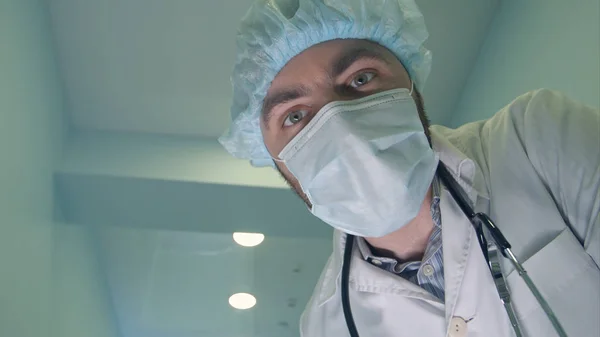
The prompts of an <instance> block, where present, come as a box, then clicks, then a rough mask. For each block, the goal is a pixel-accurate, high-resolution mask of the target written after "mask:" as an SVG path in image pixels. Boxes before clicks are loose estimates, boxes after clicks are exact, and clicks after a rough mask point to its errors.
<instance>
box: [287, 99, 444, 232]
mask: <svg viewBox="0 0 600 337" xmlns="http://www.w3.org/2000/svg"><path fill="white" fill-rule="evenodd" d="M411 93H412V90H411V91H409V90H407V89H394V90H389V91H385V92H381V93H377V94H374V95H371V96H367V97H364V98H361V99H358V100H353V101H339V102H331V103H329V104H327V105H325V106H324V107H323V108H322V109H321V110H320V111H319V112H318V113H317V114H316V115H315V117H314V118H313V119H312V120H311V121H310V122H309V123H308V124H307V125H306V126H305V127H304V128H303V129H302V130H301V131H300V133H299V134H298V135H296V136H295V137H294V138H293V139H292V140H291V141H290V143H288V144H287V145H286V146H285V148H284V149H283V150H282V151H281V153H279V161H282V162H283V163H285V165H286V167H287V168H288V170H289V171H290V172H291V173H292V174H293V175H294V177H296V179H297V180H298V182H299V183H300V186H301V188H302V191H303V192H304V193H305V194H306V196H307V197H308V200H309V201H310V202H311V204H312V208H311V212H312V213H313V214H314V215H315V216H317V217H318V218H320V219H321V220H323V221H324V222H326V223H328V224H329V225H331V226H333V227H335V228H337V229H339V230H341V231H343V232H345V233H348V234H353V235H357V236H363V237H380V236H384V235H386V234H389V233H391V232H393V231H395V230H397V229H400V228H401V227H403V226H404V225H406V224H407V223H408V222H410V221H411V220H412V219H414V218H415V217H416V215H417V213H418V212H419V209H420V207H421V204H422V202H423V200H424V199H425V196H426V194H427V191H428V189H429V186H430V185H431V181H432V179H433V177H434V175H435V171H436V168H437V163H438V157H437V155H436V154H435V153H434V152H433V150H432V149H431V147H430V145H429V142H428V140H427V137H426V135H425V133H424V130H423V125H422V124H421V121H420V119H419V114H418V112H417V107H416V105H415V102H414V100H413V98H412V96H411Z"/></svg>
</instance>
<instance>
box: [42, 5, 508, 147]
mask: <svg viewBox="0 0 600 337" xmlns="http://www.w3.org/2000/svg"><path fill="white" fill-rule="evenodd" d="M498 1H499V0H485V1H482V0H455V1H444V0H422V1H418V3H419V5H420V7H421V9H422V11H423V13H424V15H425V18H426V22H427V25H428V28H429V31H430V36H431V38H430V39H429V41H428V43H427V46H428V47H429V48H430V49H431V50H432V51H433V53H434V65H433V71H432V74H431V76H430V78H429V81H428V84H427V87H426V90H425V92H424V95H425V100H426V106H427V108H428V111H429V114H430V117H431V118H432V120H433V121H434V122H437V123H441V124H444V123H446V122H447V121H448V120H449V119H450V116H449V114H450V111H452V110H453V108H454V106H455V105H456V104H457V100H458V98H459V95H460V92H461V90H462V88H463V85H464V82H465V80H466V78H467V76H468V74H469V71H470V69H471V66H472V64H473V63H474V60H475V58H476V56H477V53H478V51H479V48H480V45H481V43H482V41H483V38H484V37H485V33H486V31H487V27H488V25H489V23H490V21H491V19H492V17H493V14H494V12H495V8H496V5H497V2H498ZM251 2H252V1H251V0H235V1H232V0H227V1H225V0H224V1H207V0H205V1H201V0H173V1H164V0H103V1H81V0H52V1H49V3H50V10H51V14H52V19H53V20H52V22H53V23H52V24H53V32H54V38H55V43H56V46H57V47H56V51H57V54H58V59H59V65H60V68H61V72H62V77H63V83H64V87H65V96H66V106H67V110H68V114H69V116H70V119H71V124H72V126H74V127H75V128H79V129H94V130H111V131H126V132H129V131H131V132H143V133H159V134H170V135H185V136H204V137H217V136H219V135H220V134H221V133H222V132H223V130H225V128H226V127H227V124H228V122H229V102H230V99H231V89H230V84H229V74H230V71H231V68H232V64H233V60H234V54H235V48H234V37H235V32H236V28H237V25H238V22H239V20H240V18H241V17H242V16H243V14H244V13H245V11H246V10H247V8H248V7H249V5H250V4H251Z"/></svg>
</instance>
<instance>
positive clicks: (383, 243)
mask: <svg viewBox="0 0 600 337" xmlns="http://www.w3.org/2000/svg"><path fill="white" fill-rule="evenodd" d="M432 193H433V192H432V187H431V186H430V187H429V190H428V191H427V196H426V197H425V200H424V201H423V203H422V204H421V209H420V210H419V213H418V214H417V216H416V217H415V218H414V219H413V220H412V221H411V222H409V223H408V224H406V226H404V227H402V228H400V229H398V230H397V231H395V232H392V233H390V234H388V235H385V236H382V237H379V238H365V240H366V241H367V242H368V243H369V244H370V245H371V246H372V247H373V253H374V254H376V255H378V256H383V257H391V258H395V259H398V260H400V261H420V260H421V259H422V258H423V255H424V254H425V249H426V248H427V243H428V241H429V237H430V236H431V232H432V231H433V219H432V218H431V199H432Z"/></svg>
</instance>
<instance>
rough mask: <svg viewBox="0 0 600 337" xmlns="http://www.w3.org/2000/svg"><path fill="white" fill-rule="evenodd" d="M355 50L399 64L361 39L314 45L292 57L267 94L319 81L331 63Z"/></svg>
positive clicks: (375, 44) (382, 50)
mask: <svg viewBox="0 0 600 337" xmlns="http://www.w3.org/2000/svg"><path fill="white" fill-rule="evenodd" d="M356 48H368V49H372V50H375V51H377V52H378V53H379V54H380V55H382V56H383V57H384V58H385V59H386V60H387V61H388V62H398V64H400V62H399V61H398V59H397V58H396V57H395V56H394V54H392V53H391V52H390V51H389V50H388V49H387V48H385V47H383V46H381V45H379V44H378V43H375V42H372V41H368V40H361V39H338V40H331V41H326V42H322V43H319V44H316V45H314V46H311V47H310V48H308V49H306V50H304V51H303V52H302V53H300V54H298V55H296V56H294V57H293V58H292V59H291V60H290V61H289V62H288V63H287V64H286V65H285V66H284V67H283V68H282V69H281V70H280V71H279V73H278V74H277V76H275V78H274V79H273V81H272V82H271V86H270V88H269V92H270V91H272V90H273V88H278V87H283V86H289V85H295V84H298V83H308V82H314V81H319V80H320V79H319V77H326V76H327V75H328V70H329V67H330V66H331V64H332V62H333V61H334V60H336V59H339V58H340V57H342V56H343V55H344V54H345V53H347V52H348V51H350V50H352V49H356Z"/></svg>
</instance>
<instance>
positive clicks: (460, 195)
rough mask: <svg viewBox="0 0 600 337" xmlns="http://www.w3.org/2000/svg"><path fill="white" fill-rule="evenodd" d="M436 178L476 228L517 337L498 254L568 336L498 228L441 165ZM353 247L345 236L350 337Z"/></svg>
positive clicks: (355, 336)
mask: <svg viewBox="0 0 600 337" xmlns="http://www.w3.org/2000/svg"><path fill="white" fill-rule="evenodd" d="M437 175H438V177H439V178H440V179H441V180H442V183H444V185H446V187H447V189H448V191H449V192H450V194H451V195H452V198H454V200H455V201H456V203H457V204H458V206H459V207H460V209H461V210H462V212H463V213H464V214H465V216H466V217H467V218H469V220H470V221H471V224H472V225H473V227H474V228H475V233H476V235H477V239H478V241H479V245H480V246H481V250H482V252H483V256H484V258H485V260H486V262H487V263H488V267H489V268H490V272H491V273H492V277H493V279H494V283H495V285H496V288H497V289H498V294H499V295H500V299H501V301H502V303H503V304H504V308H505V309H506V312H507V314H508V317H509V320H510V322H511V325H512V327H513V329H514V331H515V333H516V336H517V337H522V336H523V334H522V332H521V327H520V325H519V321H518V320H517V316H516V314H515V311H514V309H513V307H512V302H511V298H510V292H509V290H508V286H507V284H506V280H505V278H504V274H503V273H502V270H501V264H500V257H499V255H500V254H499V253H501V254H502V256H504V257H505V258H507V259H508V260H510V262H511V263H512V265H513V266H514V267H515V270H516V271H517V272H518V273H519V275H520V276H521V278H523V280H524V281H525V284H527V287H529V290H530V291H531V293H532V294H533V295H534V296H535V298H536V299H537V301H538V303H539V304H540V306H541V307H542V309H543V310H544V312H545V313H546V316H547V317H548V319H549V320H550V322H551V323H552V325H553V326H554V329H555V330H556V332H557V333H558V335H559V336H560V337H567V334H566V332H565V330H564V329H563V327H562V326H561V324H560V322H559V321H558V318H557V317H556V315H554V312H553V311H552V308H550V305H548V302H546V300H545V299H544V297H543V296H542V294H541V293H540V292H539V290H538V289H537V287H536V286H535V284H534V283H533V281H532V280H531V278H530V277H529V275H528V274H527V271H525V269H524V268H523V265H522V264H521V263H520V262H519V260H517V257H516V256H515V255H514V254H513V252H512V250H511V245H510V243H509V242H508V240H506V238H505V237H504V235H503V234H502V232H501V231H500V229H498V227H496V225H495V224H494V222H493V221H492V219H490V217H489V216H487V214H485V213H475V212H474V211H473V208H471V206H470V205H469V202H467V198H466V197H465V194H464V191H463V189H462V188H461V187H460V186H459V185H458V183H457V182H456V180H454V178H453V177H452V175H451V174H450V172H449V171H448V169H447V168H446V167H445V166H444V165H443V164H442V163H441V162H440V164H439V165H438V169H437ZM484 228H485V229H486V231H487V232H488V233H489V235H490V236H491V238H492V242H490V243H488V241H487V240H486V238H485V236H484V233H483V232H484ZM353 244H354V236H353V235H349V234H348V235H347V237H346V244H345V247H344V260H343V264H342V280H341V283H342V284H341V288H342V289H341V290H342V309H343V312H344V318H345V319H346V325H347V326H348V331H349V332H350V336H351V337H358V336H359V335H358V330H357V329H356V324H355V323H354V317H353V316H352V310H351V308H350V296H349V293H348V283H349V276H350V261H351V257H352V247H353Z"/></svg>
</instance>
